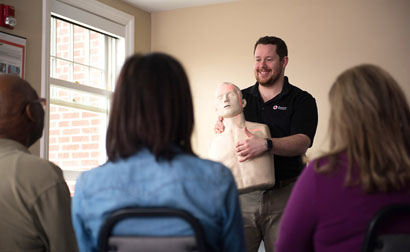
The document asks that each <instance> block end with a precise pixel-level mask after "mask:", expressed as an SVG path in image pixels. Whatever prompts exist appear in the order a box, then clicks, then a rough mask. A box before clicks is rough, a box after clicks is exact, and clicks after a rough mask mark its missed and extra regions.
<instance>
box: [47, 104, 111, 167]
mask: <svg viewBox="0 0 410 252" xmlns="http://www.w3.org/2000/svg"><path fill="white" fill-rule="evenodd" d="M106 125H107V115H106V114H103V113H96V112H89V111H86V110H81V109H75V108H70V107H66V106H59V105H55V104H50V130H49V134H50V135H49V159H50V160H51V161H52V162H54V163H56V164H57V165H58V166H60V167H61V168H62V169H64V170H72V171H85V170H89V169H91V168H94V167H96V166H98V165H101V164H103V163H104V162H105V161H106V153H105V128H106Z"/></svg>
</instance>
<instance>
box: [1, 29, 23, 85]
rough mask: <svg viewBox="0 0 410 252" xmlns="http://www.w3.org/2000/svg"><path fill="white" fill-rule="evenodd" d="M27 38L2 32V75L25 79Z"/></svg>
mask: <svg viewBox="0 0 410 252" xmlns="http://www.w3.org/2000/svg"><path fill="white" fill-rule="evenodd" d="M25 61H26V38H23V37H19V36H16V35H12V34H8V33H5V32H0V74H15V75H18V76H20V77H21V78H24V66H25Z"/></svg>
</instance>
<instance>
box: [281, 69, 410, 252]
mask: <svg viewBox="0 0 410 252" xmlns="http://www.w3.org/2000/svg"><path fill="white" fill-rule="evenodd" d="M329 101H330V108H331V114H330V118H329V119H330V120H329V137H330V150H329V151H328V152H327V153H325V154H324V155H323V156H321V157H320V158H318V159H316V160H314V161H312V162H310V163H309V164H308V166H307V167H306V168H305V170H304V171H303V173H302V174H301V176H300V177H299V179H298V182H297V183H296V185H295V187H294V189H293V191H292V194H291V197H290V199H289V201H288V204H287V206H286V209H285V213H284V215H283V218H282V223H281V227H280V232H279V239H278V241H277V243H276V248H277V251H278V252H280V251H316V252H321V251H332V252H337V251H359V250H360V248H361V246H362V243H363V239H364V235H365V232H366V229H367V226H368V224H369V222H370V220H371V218H372V217H373V216H374V214H375V213H376V212H377V211H378V210H380V209H381V208H383V207H384V206H387V205H391V204H395V203H408V204H410V109H409V105H408V103H407V100H406V97H405V95H404V93H403V91H402V90H401V88H400V86H399V85H398V84H397V82H396V81H395V80H394V79H393V78H392V77H391V76H390V74H388V73H387V72H386V71H384V70H383V69H381V68H380V67H377V66H374V65H359V66H356V67H353V68H350V69H348V70H346V71H344V72H343V73H342V74H341V75H339V77H338V78H337V79H336V81H335V83H334V84H333V86H332V87H331V89H330V92H329ZM401 225H402V226H403V227H406V226H407V227H410V223H409V222H408V220H407V219H405V221H402V223H401Z"/></svg>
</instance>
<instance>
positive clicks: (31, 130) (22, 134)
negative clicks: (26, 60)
mask: <svg viewBox="0 0 410 252" xmlns="http://www.w3.org/2000/svg"><path fill="white" fill-rule="evenodd" d="M43 127H44V109H43V106H42V104H41V102H40V99H39V97H38V95H37V93H36V91H35V90H34V89H33V88H32V87H31V86H30V84H29V83H28V82H27V81H25V80H23V79H21V78H20V77H18V76H14V75H0V138H7V139H12V140H15V141H17V142H20V143H21V144H23V145H24V146H26V147H29V146H31V145H32V144H34V143H35V142H36V141H37V140H38V139H40V137H41V136H42V134H43Z"/></svg>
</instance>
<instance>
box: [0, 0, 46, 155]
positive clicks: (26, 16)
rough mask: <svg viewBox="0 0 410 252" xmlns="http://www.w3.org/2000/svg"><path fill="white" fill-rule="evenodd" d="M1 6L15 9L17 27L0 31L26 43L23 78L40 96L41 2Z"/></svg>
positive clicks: (37, 149)
mask: <svg viewBox="0 0 410 252" xmlns="http://www.w3.org/2000/svg"><path fill="white" fill-rule="evenodd" d="M1 3H2V4H7V5H11V6H13V7H14V9H15V18H16V20H17V25H16V27H14V29H13V30H10V29H7V28H4V27H0V31H2V32H6V33H9V34H14V35H18V36H21V37H24V38H26V39H27V41H26V43H27V44H26V52H27V54H26V65H25V74H24V75H25V78H24V79H26V80H27V81H28V82H29V83H30V84H31V85H32V86H33V87H34V89H35V90H36V91H37V93H38V94H39V95H40V93H41V31H42V28H41V23H42V18H41V13H42V1H41V0H34V1H33V0H18V1H16V0H2V1H1ZM30 150H31V152H33V153H35V154H37V155H38V154H39V153H40V144H39V142H37V143H36V144H34V145H33V146H32V147H31V148H30Z"/></svg>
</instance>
